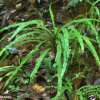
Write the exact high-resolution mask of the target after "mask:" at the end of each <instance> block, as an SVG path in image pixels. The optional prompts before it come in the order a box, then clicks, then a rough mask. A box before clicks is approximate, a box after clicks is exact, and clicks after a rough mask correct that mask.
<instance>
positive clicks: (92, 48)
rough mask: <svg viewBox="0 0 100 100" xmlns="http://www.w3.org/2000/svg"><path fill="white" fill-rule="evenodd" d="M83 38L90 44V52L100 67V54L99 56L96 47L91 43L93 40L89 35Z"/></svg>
mask: <svg viewBox="0 0 100 100" xmlns="http://www.w3.org/2000/svg"><path fill="white" fill-rule="evenodd" d="M83 39H84V41H85V42H86V44H87V45H88V48H89V50H90V52H91V53H92V55H93V56H94V58H95V60H96V62H97V64H98V66H99V67H100V59H99V56H98V54H97V52H96V50H95V47H94V46H93V45H92V43H91V41H90V40H89V38H88V37H86V36H83Z"/></svg>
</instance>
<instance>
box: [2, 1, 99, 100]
mask: <svg viewBox="0 0 100 100" xmlns="http://www.w3.org/2000/svg"><path fill="white" fill-rule="evenodd" d="M98 2H99V1H96V2H94V3H91V2H89V3H90V4H91V5H92V6H91V8H90V12H89V13H90V15H91V16H90V17H89V18H76V19H75V20H73V21H70V22H67V23H66V24H65V25H63V26H60V27H59V26H57V25H56V24H55V20H54V15H53V12H52V8H51V6H50V7H49V12H50V16H51V20H52V27H51V26H50V27H48V26H46V25H45V24H44V22H43V21H42V20H31V21H27V22H21V23H14V24H12V25H9V26H7V27H4V28H2V29H0V32H2V31H5V30H10V29H14V30H13V31H11V32H8V33H7V35H5V36H4V37H3V38H1V39H0V43H1V42H3V41H4V40H5V39H7V41H8V44H7V45H6V46H5V47H3V48H2V49H0V59H1V61H2V62H3V61H4V60H5V59H6V55H7V53H6V52H7V51H8V50H9V48H12V47H14V46H16V45H17V47H20V46H23V44H25V43H28V42H32V43H33V44H35V47H34V48H33V49H32V50H31V51H30V52H28V54H27V55H25V56H24V57H23V58H21V59H20V61H19V63H18V65H9V66H0V72H4V71H7V74H5V75H4V76H2V77H0V81H2V80H3V79H5V77H7V80H6V82H5V85H4V87H3V89H5V88H7V87H8V86H9V85H10V84H13V80H14V79H15V76H16V75H17V74H18V73H19V71H20V70H22V69H23V67H24V65H25V63H26V62H27V61H28V60H29V59H30V57H32V56H34V55H36V54H37V53H39V51H40V48H41V47H42V46H44V49H43V50H42V51H41V53H39V57H38V59H37V61H36V63H35V65H34V67H33V69H32V71H31V73H30V76H29V79H30V81H29V82H30V83H32V82H33V81H34V78H35V75H36V73H37V72H38V70H39V68H40V67H41V66H42V64H43V61H44V59H45V58H46V57H48V55H49V52H53V53H54V57H53V60H54V63H53V64H52V66H51V68H50V69H56V74H57V78H58V80H57V81H58V82H57V84H56V88H57V94H56V96H55V98H53V99H54V100H57V98H58V97H59V96H60V95H61V94H62V93H63V92H64V91H65V90H69V91H70V92H73V89H72V88H73V87H72V85H71V86H70V85H69V83H70V82H68V80H67V82H66V83H65V84H63V79H64V75H65V74H66V73H67V72H68V68H69V61H70V59H71V60H72V61H73V59H74V58H75V56H76V55H80V52H79V49H80V50H81V54H82V55H84V54H85V52H86V50H89V51H90V52H91V54H92V56H93V57H94V59H95V62H96V63H97V66H98V68H99V69H100V58H99V55H98V52H99V51H97V49H96V47H95V45H94V44H96V45H97V48H99V49H100V36H99V28H100V27H99V23H100V19H99V17H100V13H99V9H98V8H97V7H96V4H97V3H98ZM91 11H92V12H91ZM94 14H95V15H94ZM97 18H98V19H97ZM84 31H86V33H84ZM8 37H9V38H8ZM74 51H77V52H74ZM0 63H1V62H0ZM47 69H48V67H47ZM70 84H71V83H70ZM98 87H99V86H84V87H81V88H80V89H78V90H77V91H76V94H77V95H78V96H79V98H80V99H79V100H86V98H85V95H83V94H84V93H86V94H88V93H92V94H94V95H97V94H95V92H99V89H98ZM95 88H97V89H95ZM87 90H89V91H88V93H87ZM94 90H95V91H94ZM99 97H100V96H99ZM83 98H85V99H83Z"/></svg>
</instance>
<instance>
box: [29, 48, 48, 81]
mask: <svg viewBox="0 0 100 100" xmlns="http://www.w3.org/2000/svg"><path fill="white" fill-rule="evenodd" d="M49 50H50V49H46V50H45V51H44V52H42V54H41V55H40V57H39V58H38V61H37V63H36V64H35V66H34V69H33V71H32V73H31V75H30V82H32V80H33V79H34V76H35V74H36V72H37V71H38V69H39V67H40V66H41V63H42V61H43V59H44V57H45V56H46V54H47V53H48V52H49Z"/></svg>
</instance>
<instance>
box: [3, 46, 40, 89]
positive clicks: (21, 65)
mask: <svg viewBox="0 0 100 100" xmlns="http://www.w3.org/2000/svg"><path fill="white" fill-rule="evenodd" d="M40 45H41V44H39V45H37V46H36V47H35V49H34V50H32V51H31V52H29V53H28V54H27V55H26V56H25V57H24V58H23V59H22V61H21V63H20V65H19V66H17V68H16V69H15V70H14V71H13V73H12V74H11V76H10V77H9V78H8V79H7V81H6V83H5V85H4V88H5V87H6V86H7V85H8V84H9V83H10V81H11V80H12V79H13V77H14V76H15V75H16V74H17V72H18V71H19V70H20V69H21V68H22V67H23V64H24V63H25V62H26V61H27V60H28V59H29V58H30V57H31V56H32V55H33V54H35V53H36V52H37V51H38V47H39V46H40Z"/></svg>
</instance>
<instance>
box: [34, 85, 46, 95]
mask: <svg viewBox="0 0 100 100" xmlns="http://www.w3.org/2000/svg"><path fill="white" fill-rule="evenodd" d="M32 88H33V89H34V90H35V91H37V92H38V93H40V92H43V91H44V90H45V88H44V87H42V86H40V85H38V84H35V85H33V86H32Z"/></svg>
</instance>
